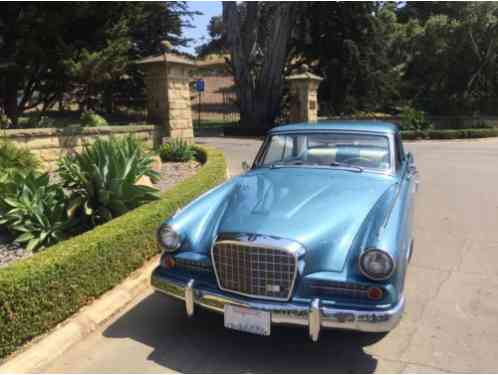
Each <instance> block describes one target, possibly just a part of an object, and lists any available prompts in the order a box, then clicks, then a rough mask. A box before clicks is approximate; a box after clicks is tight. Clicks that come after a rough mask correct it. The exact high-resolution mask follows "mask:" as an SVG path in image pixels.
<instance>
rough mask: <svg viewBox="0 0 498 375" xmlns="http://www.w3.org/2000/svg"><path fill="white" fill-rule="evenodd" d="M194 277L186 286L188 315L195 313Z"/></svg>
mask: <svg viewBox="0 0 498 375" xmlns="http://www.w3.org/2000/svg"><path fill="white" fill-rule="evenodd" d="M194 282H195V281H194V279H191V280H190V281H189V282H188V284H187V286H186V287H185V310H186V311H187V316H188V317H191V316H193V315H194Z"/></svg>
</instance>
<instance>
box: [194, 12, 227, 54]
mask: <svg viewBox="0 0 498 375" xmlns="http://www.w3.org/2000/svg"><path fill="white" fill-rule="evenodd" d="M207 31H208V35H209V41H208V42H206V43H204V44H202V45H200V46H198V47H196V49H195V52H196V53H197V56H199V57H204V56H207V55H209V54H212V53H224V52H225V51H226V41H225V37H224V36H225V33H224V32H223V31H224V25H223V18H222V17H221V16H213V17H211V19H210V20H209V25H208V26H207Z"/></svg>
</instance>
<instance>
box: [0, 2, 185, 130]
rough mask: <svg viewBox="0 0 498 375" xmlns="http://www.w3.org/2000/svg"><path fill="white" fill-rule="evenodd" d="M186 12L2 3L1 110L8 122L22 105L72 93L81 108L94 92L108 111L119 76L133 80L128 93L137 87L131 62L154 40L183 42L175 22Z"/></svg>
mask: <svg viewBox="0 0 498 375" xmlns="http://www.w3.org/2000/svg"><path fill="white" fill-rule="evenodd" d="M192 14H193V13H192V12H189V11H188V6H187V4H186V2H159V3H124V2H116V3H112V4H110V3H95V2H94V3H60V4H57V5H50V4H44V3H16V2H8V3H6V4H5V5H2V12H0V55H1V56H2V57H4V58H5V59H6V60H7V61H9V62H12V63H14V64H13V65H12V66H11V67H10V68H9V69H8V71H5V74H4V80H5V81H6V82H5V90H4V92H3V93H2V95H3V100H2V102H3V103H5V104H4V107H5V112H6V113H7V115H8V116H9V117H10V118H11V119H12V120H13V121H14V123H15V122H16V120H17V117H18V115H19V114H20V113H22V112H23V111H25V110H27V109H31V108H41V109H42V110H45V109H48V108H50V107H51V106H52V105H53V104H54V103H55V101H56V100H60V99H61V98H62V97H63V96H64V95H66V96H68V95H69V96H72V95H74V94H77V95H80V96H81V98H80V99H81V101H82V103H84V106H87V105H88V104H89V102H90V100H89V98H90V97H94V98H95V99H96V100H98V101H99V102H100V104H102V103H101V102H102V101H105V102H106V103H107V107H108V109H111V107H112V105H109V104H110V102H111V104H112V93H113V90H114V89H115V88H116V86H117V84H118V83H119V79H120V78H121V76H122V75H123V73H127V74H128V75H129V76H131V77H132V80H133V84H132V85H127V86H126V88H128V89H130V91H129V93H131V94H133V95H135V93H140V92H141V90H140V88H143V82H141V81H142V80H141V78H142V77H141V73H140V71H139V70H138V67H136V66H135V65H134V64H132V63H133V61H134V60H136V59H137V58H139V57H142V56H145V55H149V54H154V53H159V52H160V44H159V42H160V41H161V40H165V39H166V40H169V41H170V42H171V43H172V44H173V45H174V46H179V45H185V44H186V43H188V39H186V38H184V37H183V36H182V27H188V26H189V22H188V19H189V18H188V16H192ZM95 92H99V93H100V92H104V93H105V95H95ZM110 99H111V100H110Z"/></svg>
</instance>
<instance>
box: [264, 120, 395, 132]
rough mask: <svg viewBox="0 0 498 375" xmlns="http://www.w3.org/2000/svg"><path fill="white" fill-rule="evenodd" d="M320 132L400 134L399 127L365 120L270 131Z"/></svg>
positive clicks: (321, 123)
mask: <svg viewBox="0 0 498 375" xmlns="http://www.w3.org/2000/svg"><path fill="white" fill-rule="evenodd" d="M308 130H313V131H320V130H325V131H327V130H340V131H348V130H351V131H359V132H369V133H381V134H393V133H396V132H398V131H399V130H398V126H397V125H395V124H393V123H390V122H384V121H375V120H364V121H359V120H355V121H346V120H337V121H320V122H316V123H311V122H301V123H297V124H288V125H282V126H277V127H275V128H273V129H271V130H270V131H269V134H272V133H280V132H288V131H290V132H294V131H308Z"/></svg>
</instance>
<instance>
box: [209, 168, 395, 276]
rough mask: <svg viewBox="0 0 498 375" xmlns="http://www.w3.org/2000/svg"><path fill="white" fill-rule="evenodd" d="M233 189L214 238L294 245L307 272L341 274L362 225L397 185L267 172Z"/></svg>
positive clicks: (303, 171) (335, 175)
mask: <svg viewBox="0 0 498 375" xmlns="http://www.w3.org/2000/svg"><path fill="white" fill-rule="evenodd" d="M232 183H233V184H234V188H233V189H231V196H230V199H229V202H228V204H227V206H226V209H225V210H223V213H222V217H221V220H220V222H219V227H218V233H227V232H228V233H234V232H243V233H255V234H263V235H270V236H277V237H281V238H287V239H292V240H295V241H297V242H299V243H301V244H302V245H303V246H304V247H305V248H306V250H307V251H306V266H305V267H306V269H307V270H308V271H313V272H317V271H320V270H327V271H337V272H340V271H341V270H342V269H343V267H344V265H345V262H346V259H347V257H348V254H349V252H350V249H351V248H352V244H353V240H354V239H355V236H356V235H357V234H358V232H359V230H360V228H361V227H362V224H363V223H364V222H365V221H366V218H367V216H368V215H369V213H370V212H371V211H372V210H373V209H374V207H376V203H377V202H378V201H380V200H382V199H380V198H381V197H382V196H385V195H389V191H390V190H392V189H390V187H392V186H393V184H394V183H395V182H394V181H393V178H391V177H389V176H384V175H378V174H373V173H358V172H353V171H349V170H341V169H330V168H327V169H318V168H274V169H270V168H265V169H259V170H256V171H253V172H250V173H248V174H246V175H243V176H240V177H237V178H235V179H234V180H233V181H232ZM305 271H306V270H305ZM305 273H307V272H305Z"/></svg>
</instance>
